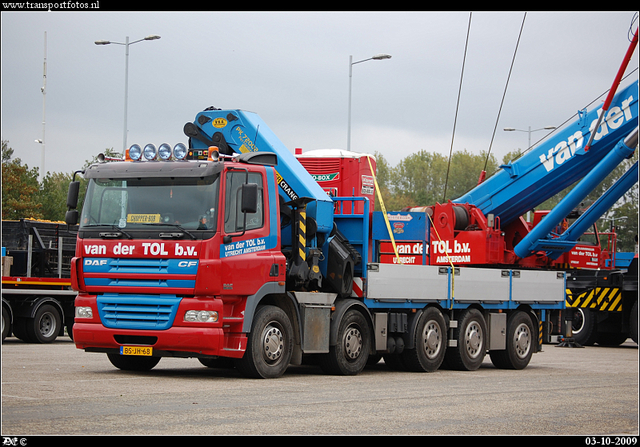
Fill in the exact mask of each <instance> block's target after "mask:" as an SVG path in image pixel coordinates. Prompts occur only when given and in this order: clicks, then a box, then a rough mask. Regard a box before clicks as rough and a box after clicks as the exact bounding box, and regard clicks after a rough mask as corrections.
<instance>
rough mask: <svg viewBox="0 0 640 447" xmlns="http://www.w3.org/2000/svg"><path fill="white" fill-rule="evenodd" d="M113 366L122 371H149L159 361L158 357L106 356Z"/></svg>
mask: <svg viewBox="0 0 640 447" xmlns="http://www.w3.org/2000/svg"><path fill="white" fill-rule="evenodd" d="M107 357H108V358H109V361H110V362H111V364H112V365H113V366H115V367H116V368H118V369H121V370H123V371H149V370H150V369H152V368H153V367H154V366H156V365H157V364H158V362H159V361H160V357H137V356H132V355H120V354H107Z"/></svg>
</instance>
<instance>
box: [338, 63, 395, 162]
mask: <svg viewBox="0 0 640 447" xmlns="http://www.w3.org/2000/svg"><path fill="white" fill-rule="evenodd" d="M382 59H391V55H390V54H376V55H375V56H372V57H370V58H367V59H362V60H361V61H357V62H353V56H351V55H350V56H349V112H348V113H349V115H348V118H347V119H348V121H347V150H351V78H352V67H353V66H354V65H355V64H359V63H361V62H366V61H370V60H376V61H379V60H382Z"/></svg>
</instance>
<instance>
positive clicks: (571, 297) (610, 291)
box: [567, 287, 622, 312]
mask: <svg viewBox="0 0 640 447" xmlns="http://www.w3.org/2000/svg"><path fill="white" fill-rule="evenodd" d="M567 307H581V308H586V309H595V310H602V311H604V310H608V311H613V312H620V311H621V310H622V291H621V290H620V289H619V288H617V287H596V288H594V289H591V290H588V291H586V292H582V293H580V294H577V293H575V294H574V293H573V292H572V291H571V289H567Z"/></svg>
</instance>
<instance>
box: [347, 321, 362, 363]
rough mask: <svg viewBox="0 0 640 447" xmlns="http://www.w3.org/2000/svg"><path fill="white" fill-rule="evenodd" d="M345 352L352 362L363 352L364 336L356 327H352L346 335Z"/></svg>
mask: <svg viewBox="0 0 640 447" xmlns="http://www.w3.org/2000/svg"><path fill="white" fill-rule="evenodd" d="M343 342H344V352H345V354H346V356H347V357H348V358H349V359H350V360H355V359H357V358H358V357H359V356H360V353H361V352H362V334H361V333H360V331H359V330H358V328H356V327H350V328H349V329H348V330H347V331H345V334H344V340H343Z"/></svg>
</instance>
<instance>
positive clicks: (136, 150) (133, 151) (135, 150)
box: [129, 144, 142, 161]
mask: <svg viewBox="0 0 640 447" xmlns="http://www.w3.org/2000/svg"><path fill="white" fill-rule="evenodd" d="M141 156H142V149H141V148H140V146H138V145H137V144H134V145H132V146H131V147H130V148H129V158H130V159H131V160H133V161H138V160H140V157H141Z"/></svg>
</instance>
